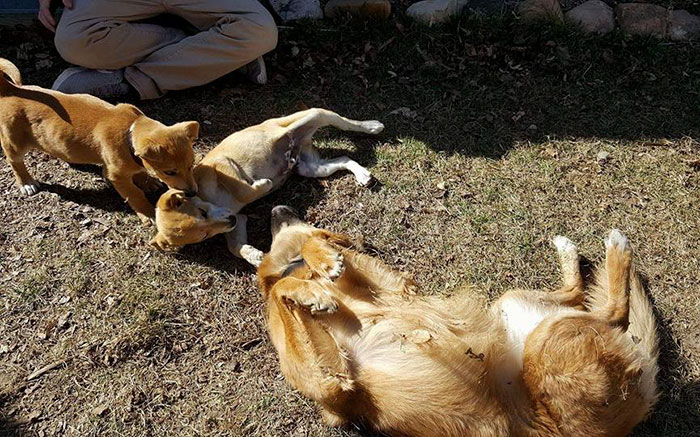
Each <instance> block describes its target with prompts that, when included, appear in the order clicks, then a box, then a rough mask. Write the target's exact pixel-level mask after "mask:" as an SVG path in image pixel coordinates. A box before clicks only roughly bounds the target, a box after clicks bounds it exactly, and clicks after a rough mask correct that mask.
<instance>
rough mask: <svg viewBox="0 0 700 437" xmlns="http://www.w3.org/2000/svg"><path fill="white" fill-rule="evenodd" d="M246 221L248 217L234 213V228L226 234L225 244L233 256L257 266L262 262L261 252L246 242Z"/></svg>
mask: <svg viewBox="0 0 700 437" xmlns="http://www.w3.org/2000/svg"><path fill="white" fill-rule="evenodd" d="M247 221H248V217H246V216H244V215H242V214H237V215H236V229H234V230H233V231H231V232H228V233H227V234H226V245H227V246H228V250H229V252H231V253H232V254H233V255H234V256H237V257H238V258H243V259H244V260H246V261H248V262H249V263H250V264H252V265H253V266H255V267H258V266H260V263H261V262H262V259H263V253H262V252H261V251H260V250H258V249H256V248H254V247H253V246H251V245H249V244H248V231H247V226H246V224H247Z"/></svg>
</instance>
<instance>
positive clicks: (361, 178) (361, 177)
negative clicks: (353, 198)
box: [355, 167, 372, 187]
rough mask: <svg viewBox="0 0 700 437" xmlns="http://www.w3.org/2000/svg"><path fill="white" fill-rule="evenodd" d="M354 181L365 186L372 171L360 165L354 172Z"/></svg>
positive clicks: (370, 177)
mask: <svg viewBox="0 0 700 437" xmlns="http://www.w3.org/2000/svg"><path fill="white" fill-rule="evenodd" d="M355 181H356V182H357V184H358V185H362V186H363V187H366V186H368V185H369V183H370V182H372V173H370V172H369V170H367V169H366V168H364V167H360V168H359V169H358V170H357V172H356V173H355Z"/></svg>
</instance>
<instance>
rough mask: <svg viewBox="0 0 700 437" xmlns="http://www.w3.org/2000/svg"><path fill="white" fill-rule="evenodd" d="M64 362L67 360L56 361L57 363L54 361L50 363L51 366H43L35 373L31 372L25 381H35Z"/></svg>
mask: <svg viewBox="0 0 700 437" xmlns="http://www.w3.org/2000/svg"><path fill="white" fill-rule="evenodd" d="M66 361H68V360H58V361H54V362H53V363H51V364H47V365H46V366H44V367H42V368H40V369H37V370H35V371H34V372H32V373H31V374H30V375H29V376H27V381H31V380H32V379H36V378H38V377H40V376H41V375H43V374H44V373H46V372H50V371H52V370H53V369H55V368H57V367H59V366H61V365H63V364H64V363H65V362H66Z"/></svg>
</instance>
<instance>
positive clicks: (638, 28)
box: [615, 3, 669, 38]
mask: <svg viewBox="0 0 700 437" xmlns="http://www.w3.org/2000/svg"><path fill="white" fill-rule="evenodd" d="M615 14H616V15H617V21H618V23H620V29H622V32H623V33H624V34H625V35H628V36H633V35H637V36H655V37H657V38H663V37H664V36H666V29H667V27H668V15H669V14H668V10H667V9H666V8H664V7H663V6H657V5H651V4H647V3H622V4H619V5H617V8H616V9H615Z"/></svg>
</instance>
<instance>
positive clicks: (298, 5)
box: [270, 0, 323, 21]
mask: <svg viewBox="0 0 700 437" xmlns="http://www.w3.org/2000/svg"><path fill="white" fill-rule="evenodd" d="M270 5H271V6H272V9H274V10H275V12H277V15H279V16H280V18H281V19H282V20H284V21H293V20H299V19H302V18H311V19H316V18H323V11H322V10H321V3H320V2H319V0H270Z"/></svg>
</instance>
